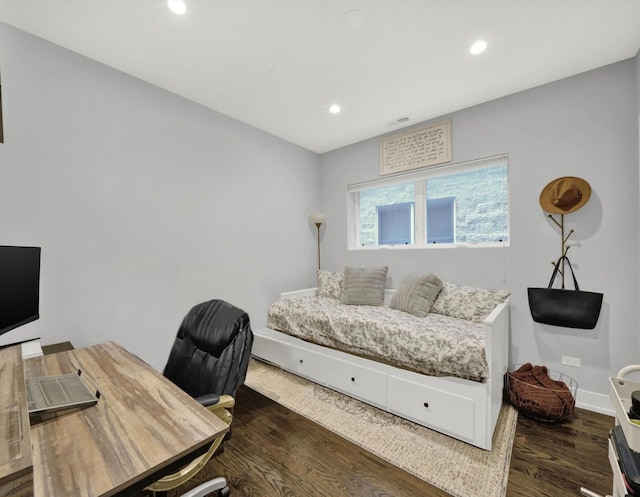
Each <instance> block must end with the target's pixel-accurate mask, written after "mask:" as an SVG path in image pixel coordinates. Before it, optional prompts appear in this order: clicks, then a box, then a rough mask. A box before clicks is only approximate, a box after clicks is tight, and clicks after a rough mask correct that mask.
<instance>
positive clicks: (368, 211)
mask: <svg viewBox="0 0 640 497" xmlns="http://www.w3.org/2000/svg"><path fill="white" fill-rule="evenodd" d="M412 202H415V183H414V182H410V183H400V184H397V185H390V186H383V187H380V188H372V189H370V190H364V191H361V192H360V194H359V206H360V208H359V212H358V217H359V226H358V231H359V237H360V245H361V246H373V245H378V231H379V227H378V207H384V206H391V205H395V204H406V203H412ZM384 236H386V235H383V237H384ZM390 236H393V235H390ZM412 238H413V223H412V224H411V239H412ZM402 243H404V242H402Z"/></svg>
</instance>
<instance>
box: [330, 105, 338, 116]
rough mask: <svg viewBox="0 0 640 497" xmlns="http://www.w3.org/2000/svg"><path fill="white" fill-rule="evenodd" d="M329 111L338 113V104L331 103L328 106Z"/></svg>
mask: <svg viewBox="0 0 640 497" xmlns="http://www.w3.org/2000/svg"><path fill="white" fill-rule="evenodd" d="M329 112H331V113H332V114H338V113H339V112H340V106H339V105H338V104H333V105H332V106H331V107H329Z"/></svg>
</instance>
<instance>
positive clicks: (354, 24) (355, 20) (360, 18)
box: [342, 10, 364, 28]
mask: <svg viewBox="0 0 640 497" xmlns="http://www.w3.org/2000/svg"><path fill="white" fill-rule="evenodd" d="M342 22H343V23H344V25H345V26H346V27H348V28H359V27H360V26H362V23H363V22H364V14H363V13H362V12H360V11H359V10H350V11H349V12H347V13H346V14H345V15H344V16H343V17H342Z"/></svg>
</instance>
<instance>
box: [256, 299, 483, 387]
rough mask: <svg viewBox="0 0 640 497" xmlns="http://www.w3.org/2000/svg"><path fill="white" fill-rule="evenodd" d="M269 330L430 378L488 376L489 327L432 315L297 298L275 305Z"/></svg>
mask: <svg viewBox="0 0 640 497" xmlns="http://www.w3.org/2000/svg"><path fill="white" fill-rule="evenodd" d="M267 326H268V327H269V328H271V329H273V330H277V331H281V332H283V333H287V334H289V335H292V336H295V337H298V338H300V339H302V340H306V341H309V342H313V343H316V344H318V345H323V346H326V347H330V348H333V349H337V350H341V351H345V352H349V353H352V354H356V355H360V356H363V357H367V358H371V359H375V360H379V361H383V362H385V363H388V364H392V365H394V366H397V367H400V368H403V369H409V370H412V371H417V372H419V373H424V374H428V375H430V376H455V377H459V378H464V379H468V380H472V381H480V382H483V381H485V380H486V379H487V377H488V374H489V370H488V366H487V361H486V357H485V352H484V325H483V324H482V323H476V322H473V321H468V320H465V319H459V318H452V317H449V316H445V315H442V314H436V313H433V312H432V313H430V314H428V315H427V316H426V317H424V318H420V317H416V316H413V315H411V314H408V313H406V312H402V311H399V310H396V309H391V308H389V307H388V306H379V307H378V306H359V305H344V304H340V302H339V301H338V300H336V299H332V298H322V297H292V298H287V299H281V300H278V301H277V302H274V303H273V304H272V305H271V307H270V308H269V314H268V318H267Z"/></svg>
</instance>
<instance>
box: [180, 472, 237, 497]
mask: <svg viewBox="0 0 640 497" xmlns="http://www.w3.org/2000/svg"><path fill="white" fill-rule="evenodd" d="M216 490H217V491H218V497H229V494H230V491H229V487H228V486H227V481H226V480H225V479H224V478H222V477H220V478H214V479H213V480H209V481H206V482H204V483H202V484H200V485H198V486H197V487H196V488H193V489H191V490H189V491H188V492H187V493H185V494H182V496H181V497H205V496H207V495H209V494H211V493H212V492H215V491H216Z"/></svg>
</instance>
